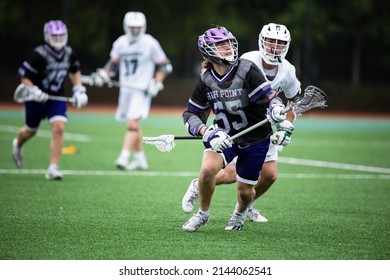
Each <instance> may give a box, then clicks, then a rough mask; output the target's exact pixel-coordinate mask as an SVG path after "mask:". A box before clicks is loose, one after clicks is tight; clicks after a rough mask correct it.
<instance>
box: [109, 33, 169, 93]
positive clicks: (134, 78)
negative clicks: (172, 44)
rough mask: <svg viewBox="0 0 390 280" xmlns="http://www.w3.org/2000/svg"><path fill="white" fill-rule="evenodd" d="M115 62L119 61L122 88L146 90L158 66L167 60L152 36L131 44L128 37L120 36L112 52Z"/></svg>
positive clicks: (146, 35)
mask: <svg viewBox="0 0 390 280" xmlns="http://www.w3.org/2000/svg"><path fill="white" fill-rule="evenodd" d="M110 57H111V59H112V60H114V61H118V60H119V82H120V86H121V87H126V88H132V89H138V90H141V91H144V90H146V88H147V87H148V85H149V82H150V80H151V79H152V78H153V77H154V72H155V68H156V64H160V63H162V62H164V61H166V60H167V56H166V55H165V53H164V51H163V49H162V48H161V45H160V43H159V42H158V41H157V40H156V39H155V38H154V37H153V36H151V35H150V34H144V35H142V36H141V37H140V38H139V40H137V41H136V42H134V43H131V44H130V43H129V37H128V36H127V35H122V36H120V37H119V38H118V39H117V40H116V41H115V42H114V43H113V46H112V49H111V52H110Z"/></svg>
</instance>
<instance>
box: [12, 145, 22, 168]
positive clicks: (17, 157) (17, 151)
mask: <svg viewBox="0 0 390 280" xmlns="http://www.w3.org/2000/svg"><path fill="white" fill-rule="evenodd" d="M12 158H13V160H14V163H15V165H16V167H17V168H21V167H22V166H23V150H22V149H21V148H19V147H18V139H16V138H15V139H13V140H12Z"/></svg>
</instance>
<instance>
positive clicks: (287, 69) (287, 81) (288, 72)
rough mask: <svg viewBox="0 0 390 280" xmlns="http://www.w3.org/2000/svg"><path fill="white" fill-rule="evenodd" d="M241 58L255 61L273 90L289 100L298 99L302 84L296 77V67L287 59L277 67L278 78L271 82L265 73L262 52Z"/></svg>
mask: <svg viewBox="0 0 390 280" xmlns="http://www.w3.org/2000/svg"><path fill="white" fill-rule="evenodd" d="M241 57H242V58H245V59H248V60H250V61H253V62H254V63H255V64H256V65H257V66H258V67H259V68H260V70H261V71H262V72H263V73H264V76H265V77H266V79H267V80H268V82H269V83H270V84H271V87H272V89H273V90H275V91H276V92H277V93H278V94H279V93H281V92H283V93H284V95H285V96H286V98H287V99H289V100H292V99H293V98H294V97H296V95H297V94H298V92H299V90H300V88H301V83H300V82H299V80H298V78H297V76H296V73H295V67H294V66H293V65H292V64H291V63H290V62H288V61H287V60H286V59H283V60H282V63H280V64H278V65H277V67H278V69H277V73H276V76H275V77H274V78H273V79H272V80H271V79H269V78H268V77H267V75H266V72H265V71H264V68H263V64H262V63H261V54H260V51H251V52H247V53H244V54H243V55H242V56H241Z"/></svg>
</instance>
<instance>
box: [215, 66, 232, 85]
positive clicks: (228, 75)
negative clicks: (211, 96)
mask: <svg viewBox="0 0 390 280" xmlns="http://www.w3.org/2000/svg"><path fill="white" fill-rule="evenodd" d="M210 70H211V71H210V72H211V75H212V76H213V77H214V79H216V80H217V81H218V82H219V83H223V82H224V81H225V80H227V79H228V78H229V77H230V74H231V73H232V72H233V70H234V67H232V68H230V70H229V71H228V72H227V73H226V74H225V75H224V76H223V77H222V79H220V78H218V76H217V74H215V72H214V69H210Z"/></svg>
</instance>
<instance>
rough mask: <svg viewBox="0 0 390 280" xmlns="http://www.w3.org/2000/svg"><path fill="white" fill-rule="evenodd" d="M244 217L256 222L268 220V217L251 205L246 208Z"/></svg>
mask: <svg viewBox="0 0 390 280" xmlns="http://www.w3.org/2000/svg"><path fill="white" fill-rule="evenodd" d="M246 217H247V218H248V220H250V221H252V222H256V223H265V222H268V219H267V218H266V217H264V216H262V215H261V214H260V212H259V210H257V209H255V208H252V207H250V208H248V211H247V212H246Z"/></svg>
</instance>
